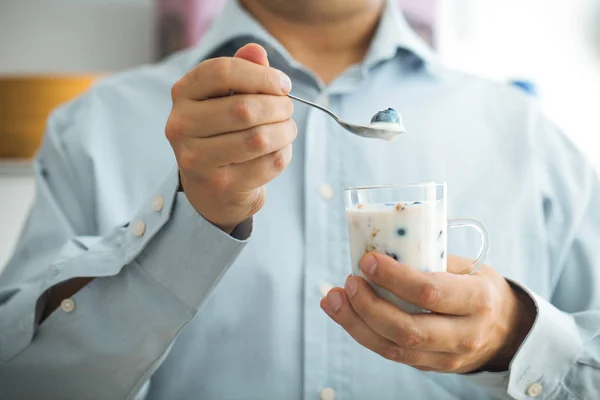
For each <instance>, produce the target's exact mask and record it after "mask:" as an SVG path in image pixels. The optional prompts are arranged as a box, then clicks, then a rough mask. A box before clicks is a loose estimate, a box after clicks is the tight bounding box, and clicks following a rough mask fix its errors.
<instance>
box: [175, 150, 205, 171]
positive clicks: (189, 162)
mask: <svg viewBox="0 0 600 400" xmlns="http://www.w3.org/2000/svg"><path fill="white" fill-rule="evenodd" d="M199 158H200V157H199V155H198V153H196V152H194V151H191V150H189V149H187V148H186V149H184V150H183V151H181V152H180V153H179V157H178V160H179V167H180V168H181V169H183V170H186V171H190V170H194V169H195V168H196V166H197V165H198V162H199Z"/></svg>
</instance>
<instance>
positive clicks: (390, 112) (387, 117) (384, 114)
mask: <svg viewBox="0 0 600 400" xmlns="http://www.w3.org/2000/svg"><path fill="white" fill-rule="evenodd" d="M375 122H388V123H392V124H399V125H402V116H401V115H400V114H399V113H398V111H396V110H394V109H393V108H388V109H387V110H383V111H379V112H378V113H377V114H375V115H374V116H373V118H371V123H375Z"/></svg>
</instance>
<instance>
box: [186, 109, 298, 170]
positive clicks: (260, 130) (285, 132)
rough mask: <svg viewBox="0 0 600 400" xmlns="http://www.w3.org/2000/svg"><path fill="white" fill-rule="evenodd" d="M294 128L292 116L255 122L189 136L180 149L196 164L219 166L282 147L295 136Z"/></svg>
mask: <svg viewBox="0 0 600 400" xmlns="http://www.w3.org/2000/svg"><path fill="white" fill-rule="evenodd" d="M297 134H298V130H297V128H296V123H295V122H294V120H293V119H288V120H286V121H283V122H276V123H273V124H268V125H259V126H255V127H254V128H251V129H247V130H245V131H241V132H233V133H227V134H224V135H218V136H213V137H210V138H205V139H196V138H193V139H191V140H189V143H187V144H186V148H185V149H184V150H183V151H184V152H185V151H190V152H192V153H194V154H195V155H196V157H197V161H198V165H197V166H196V168H200V167H202V166H210V167H223V166H227V165H231V164H242V163H245V162H248V161H251V160H254V159H256V158H259V157H262V156H264V155H267V154H271V153H274V152H276V151H279V150H282V149H284V148H286V147H287V146H289V145H290V144H292V142H293V141H294V140H295V139H296V136H297Z"/></svg>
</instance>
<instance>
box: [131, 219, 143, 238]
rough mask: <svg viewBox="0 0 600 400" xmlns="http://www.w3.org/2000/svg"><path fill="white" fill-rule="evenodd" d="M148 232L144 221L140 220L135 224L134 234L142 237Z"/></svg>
mask: <svg viewBox="0 0 600 400" xmlns="http://www.w3.org/2000/svg"><path fill="white" fill-rule="evenodd" d="M144 232H146V224H145V223H144V221H138V222H136V223H135V224H134V225H133V234H134V235H135V236H137V237H142V236H143V235H144Z"/></svg>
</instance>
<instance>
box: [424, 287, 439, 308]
mask: <svg viewBox="0 0 600 400" xmlns="http://www.w3.org/2000/svg"><path fill="white" fill-rule="evenodd" d="M441 298H442V288H441V287H440V286H439V285H438V284H436V283H432V282H429V283H426V284H425V285H423V287H422V288H421V293H420V301H421V304H422V305H423V306H424V307H425V308H432V307H434V306H435V305H437V304H438V303H439V302H440V300H441Z"/></svg>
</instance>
